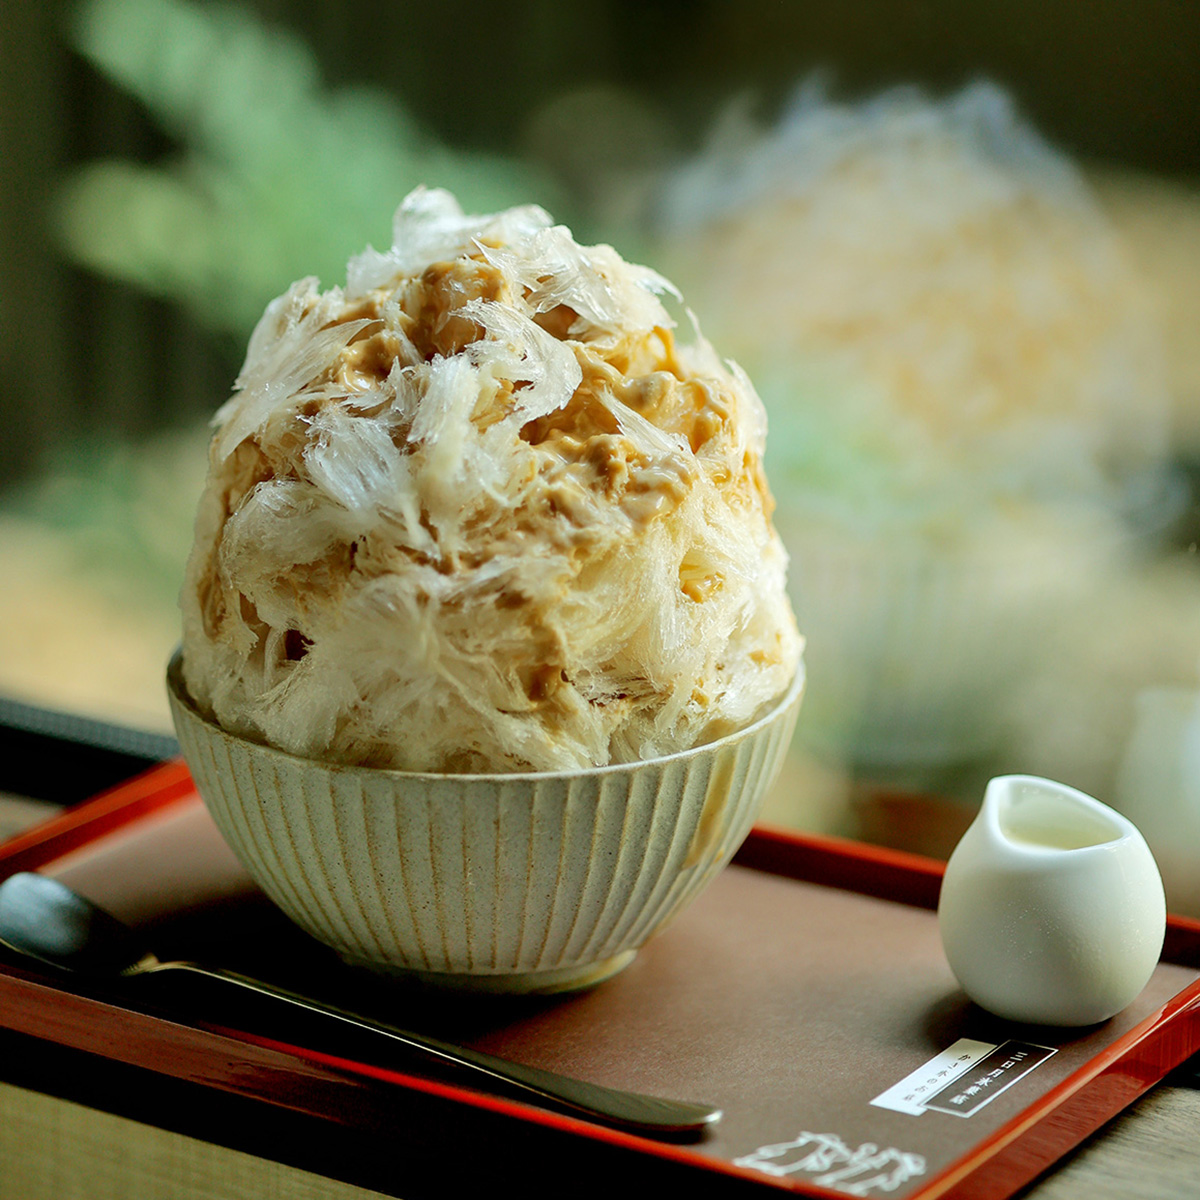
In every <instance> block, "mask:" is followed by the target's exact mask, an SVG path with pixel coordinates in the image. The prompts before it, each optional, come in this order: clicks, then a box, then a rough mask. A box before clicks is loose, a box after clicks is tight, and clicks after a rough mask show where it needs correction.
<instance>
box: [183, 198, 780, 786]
mask: <svg viewBox="0 0 1200 1200" xmlns="http://www.w3.org/2000/svg"><path fill="white" fill-rule="evenodd" d="M671 292H673V289H672V288H671V285H669V284H668V283H667V282H666V281H665V280H663V279H662V278H661V277H659V276H658V275H656V274H655V273H654V272H652V271H649V270H647V269H646V268H642V267H637V266H633V265H630V264H627V263H626V262H624V261H623V260H622V259H621V258H620V257H619V256H618V254H617V253H616V252H615V251H614V250H612V249H611V248H610V247H607V246H594V247H582V246H580V245H578V244H576V242H575V241H574V240H573V239H572V237H571V235H570V233H569V231H568V230H566V229H565V228H563V227H561V226H555V225H554V224H552V222H551V220H550V218H549V217H548V216H547V215H546V213H544V212H543V211H542V210H541V209H538V208H535V207H524V208H517V209H512V210H509V211H507V212H502V213H499V214H495V215H492V216H465V215H464V214H463V213H462V212H461V210H460V209H459V207H458V205H457V203H456V202H455V201H454V199H453V198H452V197H451V196H450V195H449V194H447V193H445V192H439V191H426V190H420V191H418V192H414V193H413V194H412V195H411V196H409V197H408V198H407V199H406V200H405V202H404V203H403V204H402V206H401V207H400V209H399V210H398V212H397V214H396V220H395V228H394V245H393V246H392V248H391V249H390V250H389V251H387V252H383V253H380V252H376V251H374V250H367V251H366V252H365V253H364V254H362V255H361V256H359V257H358V258H356V259H354V260H352V261H351V263H350V266H349V269H348V274H347V283H346V286H345V288H339V287H334V288H331V289H330V290H328V291H324V292H322V291H321V290H319V287H318V283H317V281H316V280H315V279H311V278H310V279H304V280H301V281H299V282H298V283H296V284H294V285H293V286H292V287H291V288H290V289H289V290H288V291H287V292H286V293H285V294H284V295H283V296H281V297H279V299H277V300H275V301H274V302H273V303H272V304H271V305H270V306H269V308H268V309H267V312H266V313H265V315H264V316H263V318H262V320H261V322H260V323H259V325H258V328H257V329H256V330H255V332H254V334H253V337H252V338H251V341H250V346H249V350H248V353H247V356H246V363H245V366H244V368H243V370H242V373H241V375H240V376H239V379H238V384H237V390H236V391H235V394H234V396H233V397H232V399H230V400H229V402H228V403H227V404H226V405H225V406H224V407H223V408H222V409H221V410H220V412H219V413H218V414H217V428H216V431H215V434H214V437H213V441H212V445H211V452H210V463H209V473H208V479H207V484H206V487H205V491H204V495H203V497H202V500H201V504H200V510H199V515H198V517H197V524H196V539H195V545H194V547H193V550H192V554H191V558H190V560H189V564H188V571H187V578H186V582H185V585H184V589H183V597H182V605H183V611H184V636H183V670H184V677H185V682H186V685H187V689H188V691H189V692H190V694H191V697H192V699H193V700H194V701H195V703H196V705H197V706H198V708H199V709H200V710H201V712H203V713H205V714H207V715H209V716H211V717H212V718H213V719H215V720H216V721H217V723H218V724H219V725H220V726H222V727H223V728H224V729H226V730H227V731H229V732H231V733H235V734H238V735H240V736H244V737H249V738H251V739H253V740H256V741H262V742H265V743H267V744H269V745H272V746H275V747H278V748H280V749H283V750H286V751H289V752H291V753H294V754H297V755H301V756H304V757H308V758H320V759H324V760H327V761H333V762H344V763H353V764H359V765H369V766H382V767H393V768H400V769H404V770H410V771H427V772H497V771H556V770H577V769H581V768H586V767H591V766H597V765H604V764H608V763H620V762H634V761H638V760H641V759H645V758H651V757H655V756H660V755H663V754H669V753H673V752H676V751H680V750H684V749H687V748H690V747H692V746H695V745H698V744H701V743H704V742H708V741H712V740H714V739H716V738H719V737H721V736H723V735H725V734H727V733H730V732H732V731H734V730H737V729H739V728H741V727H743V726H745V725H746V724H748V723H749V722H751V721H753V720H754V719H755V718H756V717H757V716H759V715H761V713H763V712H764V711H766V710H767V709H768V708H769V707H770V705H771V704H772V703H773V702H774V701H776V700H777V699H778V698H779V697H780V696H781V695H782V694H783V693H784V692H785V691H786V689H787V688H788V685H789V684H790V683H791V681H792V680H793V678H794V676H795V674H796V672H797V671H798V670H799V669H800V666H799V660H800V651H801V644H802V643H801V639H800V636H799V634H798V632H797V630H796V626H795V622H794V619H793V616H792V612H791V609H790V607H789V604H788V600H787V596H786V590H785V568H786V557H785V554H784V552H783V549H782V547H781V545H780V542H779V539H778V537H777V536H776V533H775V531H774V529H773V527H772V525H771V521H770V511H771V499H770V495H769V492H768V490H767V484H766V480H765V478H764V475H763V471H762V455H763V450H764V443H765V437H766V422H765V417H764V413H763V409H762V406H761V404H760V402H759V400H758V398H757V396H756V395H755V393H754V390H753V388H752V387H751V386H750V384H749V382H748V380H747V379H746V378H745V376H744V375H743V374H742V373H741V372H740V371H739V370H738V369H737V368H736V367H734V366H732V365H725V364H723V363H722V362H721V360H720V359H719V358H718V357H717V356H716V354H715V353H714V352H713V350H712V349H711V347H709V346H708V344H707V343H705V342H704V341H703V340H702V339H700V338H699V337H697V338H696V339H695V341H694V342H693V343H692V344H690V345H688V346H681V345H679V344H677V343H676V342H675V340H674V337H673V333H672V327H673V321H672V319H671V318H670V316H669V315H668V313H667V311H666V309H665V308H664V306H663V303H662V301H661V300H660V296H662V295H664V294H668V293H671Z"/></svg>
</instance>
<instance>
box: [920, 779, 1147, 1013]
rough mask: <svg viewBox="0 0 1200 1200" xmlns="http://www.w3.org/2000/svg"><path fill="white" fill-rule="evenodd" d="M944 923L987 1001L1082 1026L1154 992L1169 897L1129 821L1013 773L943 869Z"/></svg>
mask: <svg viewBox="0 0 1200 1200" xmlns="http://www.w3.org/2000/svg"><path fill="white" fill-rule="evenodd" d="M938 921H939V925H940V928H941V935H942V944H943V946H944V948H945V951H946V957H947V959H948V960H949V963H950V967H951V970H953V972H954V974H955V976H956V977H957V979H958V981H959V983H960V984H961V985H962V988H963V990H964V991H965V992H966V993H967V995H968V996H970V997H971V999H972V1000H974V1001H975V1002H976V1003H977V1004H979V1005H980V1006H981V1007H983V1008H986V1009H987V1010H988V1011H990V1012H992V1013H995V1014H996V1015H997V1016H1000V1017H1005V1018H1008V1019H1010V1020H1014V1021H1024V1022H1030V1023H1035V1024H1045V1025H1069V1026H1079V1025H1091V1024H1094V1023H1096V1022H1099V1021H1104V1020H1107V1019H1108V1018H1109V1017H1111V1016H1113V1015H1115V1014H1116V1013H1118V1012H1120V1011H1121V1009H1123V1008H1124V1007H1125V1006H1126V1005H1128V1004H1129V1003H1130V1002H1131V1001H1132V1000H1133V999H1134V997H1135V996H1137V994H1138V993H1139V992H1140V991H1141V990H1142V988H1143V987H1145V985H1146V983H1147V982H1148V980H1149V978H1150V975H1151V973H1152V972H1153V970H1154V967H1155V964H1156V963H1157V962H1158V957H1159V954H1160V953H1161V951H1162V944H1163V937H1164V934H1165V930H1166V903H1165V900H1164V896H1163V885H1162V878H1161V876H1160V875H1159V871H1158V867H1157V865H1156V864H1155V861H1154V857H1153V855H1152V854H1151V852H1150V849H1149V847H1148V846H1147V845H1146V842H1145V839H1144V838H1143V837H1142V835H1141V834H1140V833H1139V832H1138V830H1137V828H1136V827H1135V826H1134V825H1133V824H1132V822H1130V821H1129V820H1128V818H1126V817H1123V816H1122V815H1121V814H1120V813H1118V812H1115V811H1114V810H1113V809H1111V808H1109V807H1107V806H1106V805H1104V804H1101V803H1100V802H1099V801H1097V800H1094V799H1092V797H1090V796H1086V795H1084V794H1083V793H1082V792H1079V791H1076V790H1075V789H1074V788H1069V787H1066V786H1064V785H1063V784H1060V783H1055V782H1053V781H1051V780H1048V779H1040V778H1037V777H1036V776H1032V775H1004V776H1000V777H998V778H996V779H993V780H992V781H991V782H990V783H989V784H988V786H987V790H986V794H985V796H984V801H983V806H982V808H981V809H980V812H979V815H978V816H977V817H976V819H975V821H974V822H973V823H972V825H971V827H970V828H969V829H968V830H967V832H966V833H965V834H964V835H963V837H962V840H961V841H960V842H959V844H958V846H957V847H956V848H955V851H954V853H953V854H952V855H951V857H950V861H949V863H947V865H946V875H945V879H944V881H943V884H942V892H941V900H940V903H939V906H938Z"/></svg>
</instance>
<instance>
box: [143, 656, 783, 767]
mask: <svg viewBox="0 0 1200 1200" xmlns="http://www.w3.org/2000/svg"><path fill="white" fill-rule="evenodd" d="M166 683H167V692H168V694H169V695H170V697H171V699H172V701H174V702H175V703H176V704H178V705H179V706H180V708H182V709H183V710H184V711H185V712H186V713H187V714H188V715H189V716H190V717H192V718H193V719H194V720H195V721H196V722H198V723H199V724H200V725H201V726H203V727H204V728H205V729H206V730H208V731H209V732H210V733H212V734H216V735H218V736H220V737H223V738H228V739H230V740H231V741H234V742H239V743H241V744H242V745H245V746H247V747H251V748H252V749H253V751H254V753H256V754H257V753H262V754H266V755H269V756H278V757H279V758H281V759H284V760H286V761H289V762H292V763H297V764H302V765H304V766H307V767H315V768H318V769H320V770H324V771H331V772H342V771H361V772H364V773H367V774H369V775H371V776H376V777H379V778H395V779H406V780H413V781H420V782H422V783H428V782H432V781H435V780H450V781H453V782H455V783H470V782H486V783H502V782H505V781H519V782H530V781H536V780H543V779H546V780H549V779H578V778H580V777H581V776H587V777H591V776H603V775H619V774H622V773H628V772H630V771H633V770H636V769H638V768H642V767H647V766H661V765H663V764H669V763H672V762H677V761H682V760H684V759H688V758H693V757H695V756H696V755H698V754H701V753H708V752H712V751H716V750H719V749H721V748H722V747H724V746H726V745H730V744H732V743H734V742H739V741H742V740H745V739H747V738H750V737H753V736H755V735H757V734H758V733H759V732H761V731H762V730H763V729H764V728H765V727H766V726H768V725H770V724H772V723H773V722H774V721H776V720H778V718H779V717H781V716H782V715H783V714H784V713H786V712H787V711H788V710H789V709H790V708H791V707H792V706H793V705H796V704H798V703H799V701H800V698H801V696H802V695H803V692H804V688H805V684H806V673H805V664H804V657H803V655H801V657H800V658H799V659H798V660H797V662H796V669H795V673H794V674H793V675H792V679H791V682H790V683H789V684H788V686H787V688H786V690H785V691H784V692H783V693H782V694H781V695H780V696H779V697H778V699H776V701H775V702H774V703H773V704H772V705H771V707H770V708H769V709H767V711H766V712H764V713H763V714H762V715H761V716H760V717H758V718H757V719H756V720H754V721H752V722H751V723H750V724H749V725H744V726H742V727H741V728H740V729H735V730H734V731H733V732H732V733H727V734H725V735H724V736H723V737H719V738H716V739H715V740H713V741H711V742H702V743H701V744H699V745H696V746H691V747H689V748H688V749H686V750H677V751H675V753H673V754H663V755H659V756H658V757H656V758H643V759H638V760H636V761H635V762H624V763H606V764H604V765H603V766H599V767H577V768H573V769H567V770H562V771H495V772H480V771H476V772H470V773H468V772H461V773H460V772H450V771H402V770H400V769H399V768H396V767H371V766H364V765H360V764H358V763H342V762H330V761H326V760H324V759H319V758H306V757H305V756H304V755H302V754H293V753H292V752H291V751H289V750H281V749H279V747H278V746H271V745H269V744H268V743H266V742H260V741H256V740H255V739H254V738H250V737H246V736H245V735H243V734H239V733H231V732H230V731H229V730H227V729H225V728H223V727H222V726H221V725H219V724H218V723H217V722H216V721H214V720H213V719H212V718H210V717H206V716H205V715H204V714H203V713H202V712H201V711H200V710H199V708H197V707H196V704H195V702H194V701H193V700H192V698H191V696H190V695H189V693H188V691H187V687H186V685H185V684H184V681H183V647H182V646H177V647H176V648H175V650H174V652H173V653H172V654H171V657H170V660H169V661H168V663H167V679H166Z"/></svg>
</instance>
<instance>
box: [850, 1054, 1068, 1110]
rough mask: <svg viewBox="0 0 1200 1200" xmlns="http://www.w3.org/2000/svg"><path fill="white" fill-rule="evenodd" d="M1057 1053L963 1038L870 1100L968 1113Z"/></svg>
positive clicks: (895, 1107)
mask: <svg viewBox="0 0 1200 1200" xmlns="http://www.w3.org/2000/svg"><path fill="white" fill-rule="evenodd" d="M1055 1053H1057V1051H1055V1050H1053V1049H1051V1048H1050V1047H1049V1046H1035V1045H1034V1044H1033V1043H1031V1042H1014V1041H1008V1042H1002V1043H1001V1044H1000V1045H999V1046H997V1045H995V1044H994V1043H992V1042H977V1041H974V1040H973V1039H971V1038H960V1039H959V1040H958V1041H957V1042H955V1043H954V1045H953V1046H951V1047H949V1049H947V1050H943V1051H942V1053H941V1054H939V1055H937V1056H936V1057H934V1058H931V1059H930V1060H929V1061H928V1062H927V1063H925V1065H924V1066H922V1067H919V1068H918V1069H917V1070H915V1071H913V1072H912V1074H911V1075H906V1076H905V1077H904V1078H903V1079H902V1080H901V1081H900V1082H899V1083H897V1084H894V1085H893V1086H892V1087H890V1088H888V1090H887V1091H886V1092H882V1093H880V1095H878V1096H876V1097H875V1099H874V1100H872V1101H871V1103H872V1104H874V1105H875V1106H876V1107H878V1108H890V1109H891V1110H892V1111H893V1112H900V1113H907V1114H908V1115H909V1116H913V1117H919V1116H920V1115H921V1114H922V1113H923V1112H925V1111H927V1110H930V1109H932V1110H933V1111H934V1112H942V1113H950V1114H951V1115H953V1116H956V1117H969V1116H971V1114H972V1113H975V1112H978V1111H979V1110H980V1109H981V1108H982V1107H983V1106H984V1105H985V1104H987V1102H988V1101H989V1100H992V1099H993V1098H995V1097H996V1096H998V1095H999V1094H1000V1093H1001V1092H1003V1091H1004V1090H1005V1089H1006V1088H1010V1087H1012V1085H1013V1084H1014V1083H1016V1082H1017V1080H1018V1079H1021V1078H1022V1077H1023V1076H1025V1075H1027V1074H1028V1073H1029V1072H1030V1071H1032V1070H1033V1068H1034V1067H1036V1066H1038V1065H1039V1064H1041V1063H1044V1062H1045V1061H1046V1059H1048V1058H1049V1057H1050V1056H1051V1055H1052V1054H1055Z"/></svg>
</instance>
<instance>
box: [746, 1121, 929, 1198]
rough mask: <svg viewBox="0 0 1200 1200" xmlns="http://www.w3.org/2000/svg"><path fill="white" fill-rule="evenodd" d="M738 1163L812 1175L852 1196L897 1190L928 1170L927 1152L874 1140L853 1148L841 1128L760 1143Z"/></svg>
mask: <svg viewBox="0 0 1200 1200" xmlns="http://www.w3.org/2000/svg"><path fill="white" fill-rule="evenodd" d="M733 1161H734V1165H735V1166H739V1167H752V1168H754V1170H756V1171H762V1172H763V1173H764V1174H767V1175H774V1176H775V1177H776V1178H781V1177H788V1176H794V1175H806V1176H808V1177H809V1179H810V1180H811V1182H813V1183H815V1184H819V1185H820V1186H821V1187H827V1188H834V1189H836V1190H837V1191H839V1192H845V1193H846V1194H847V1195H850V1196H869V1195H871V1194H872V1193H876V1194H880V1193H885V1192H894V1191H895V1190H896V1189H897V1188H898V1187H900V1185H901V1184H904V1183H907V1182H908V1181H909V1180H910V1179H915V1178H917V1177H918V1176H921V1175H924V1174H925V1158H924V1156H923V1155H920V1154H909V1153H907V1152H906V1151H904V1150H897V1149H896V1148H895V1147H894V1146H888V1147H887V1148H886V1149H883V1150H881V1149H880V1148H879V1147H878V1146H877V1145H875V1144H874V1143H873V1142H864V1143H863V1144H862V1145H861V1146H857V1147H854V1148H851V1147H850V1146H848V1145H847V1144H846V1143H845V1142H844V1141H842V1139H841V1138H840V1137H838V1135H837V1134H836V1133H808V1132H807V1131H806V1132H804V1133H800V1134H797V1136H796V1137H795V1138H794V1139H793V1140H792V1141H790V1142H776V1143H774V1144H773V1145H770V1146H760V1147H759V1148H758V1149H757V1150H755V1151H754V1153H753V1154H743V1155H742V1156H741V1157H740V1158H735V1159H734V1160H733Z"/></svg>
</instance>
